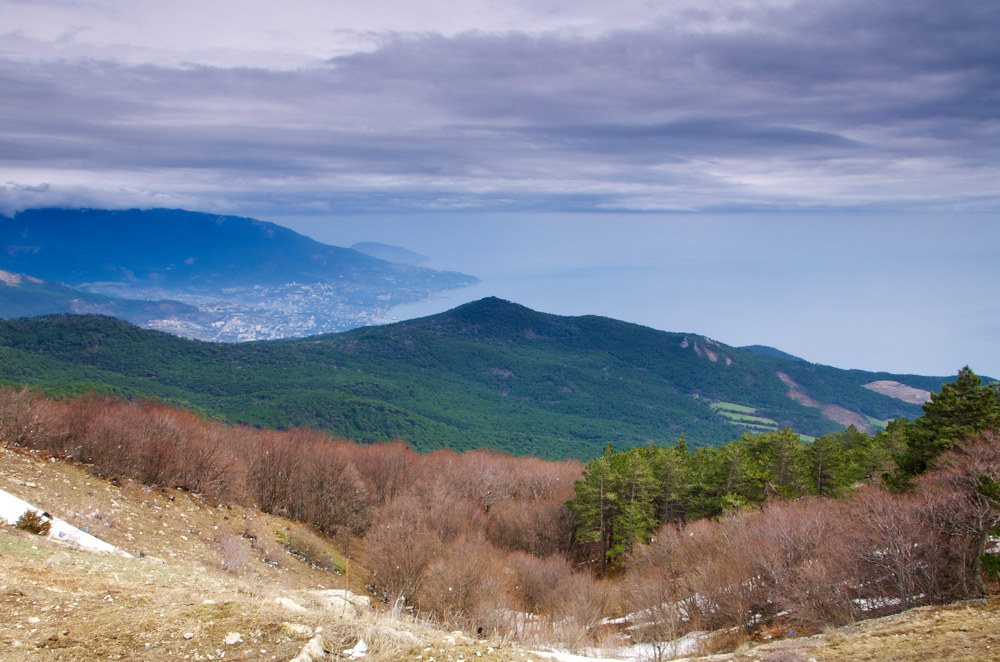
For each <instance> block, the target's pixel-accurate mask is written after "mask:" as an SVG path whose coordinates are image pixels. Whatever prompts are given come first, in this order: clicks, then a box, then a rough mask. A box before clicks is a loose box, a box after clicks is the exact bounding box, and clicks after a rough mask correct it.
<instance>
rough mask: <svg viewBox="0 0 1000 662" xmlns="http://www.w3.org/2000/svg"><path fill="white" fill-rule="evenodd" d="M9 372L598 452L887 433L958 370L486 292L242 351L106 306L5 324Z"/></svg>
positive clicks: (464, 437) (362, 429)
mask: <svg viewBox="0 0 1000 662" xmlns="http://www.w3.org/2000/svg"><path fill="white" fill-rule="evenodd" d="M958 367H960V366H956V370H957V368H958ZM0 380H2V381H3V382H4V383H6V384H13V385H18V384H32V385H39V386H41V387H43V388H44V389H45V390H46V391H48V392H50V393H55V394H65V393H79V392H83V391H86V390H98V391H105V392H114V393H118V394H121V395H126V396H129V397H140V396H141V397H148V396H153V397H158V398H162V399H164V400H167V401H169V402H174V403H178V404H182V405H186V406H191V407H194V408H196V409H199V410H202V411H204V412H207V413H210V414H213V415H217V416H220V417H222V418H224V419H226V420H229V421H240V422H245V423H249V424H253V425H261V426H267V427H276V428H283V427H289V426H295V425H308V426H314V427H320V428H325V429H329V430H331V431H333V432H334V433H336V434H338V435H343V436H345V437H348V438H353V439H356V440H358V441H376V440H383V439H392V438H401V439H403V440H405V441H407V442H409V443H411V444H412V445H414V446H415V447H416V448H418V449H420V450H430V449H433V448H439V447H448V448H453V449H456V450H461V449H470V448H477V447H488V448H498V449H504V450H507V451H509V452H511V453H515V454H533V455H538V456H542V457H549V458H562V457H579V458H590V457H594V456H596V455H598V454H599V453H600V452H601V450H602V449H603V447H604V446H605V445H606V444H607V443H608V442H612V443H614V444H615V445H616V446H618V447H626V446H632V445H640V444H648V443H650V442H656V443H659V444H672V443H673V442H674V440H675V439H676V438H677V437H678V436H679V435H681V434H684V435H685V436H686V437H687V440H688V443H689V445H691V446H695V445H701V444H718V443H722V442H725V441H727V440H729V439H732V438H735V437H739V436H740V435H741V434H742V433H743V432H744V431H754V432H759V431H768V430H774V429H778V428H781V427H786V426H791V427H793V428H794V429H795V430H796V431H798V432H800V433H802V434H805V435H812V436H817V435H822V434H826V433H829V432H833V431H836V430H838V429H842V428H843V427H845V426H846V425H848V424H854V425H856V426H857V427H859V428H862V429H864V428H868V429H874V428H875V427H878V426H880V425H883V424H884V422H885V421H886V420H888V419H892V418H896V417H901V416H905V417H910V418H912V417H915V416H917V415H919V414H920V411H921V409H920V405H919V404H916V403H915V402H905V401H904V400H902V399H900V398H898V397H893V395H898V394H902V395H905V396H908V397H910V398H911V399H913V395H914V394H917V395H918V396H919V394H921V393H922V392H926V391H937V390H939V389H940V386H941V384H942V383H944V382H947V381H951V380H952V378H951V377H920V376H915V375H893V374H888V373H872V372H865V371H858V370H839V369H836V368H831V367H827V366H821V365H815V364H811V363H807V362H804V361H801V360H798V359H794V360H790V359H784V358H780V357H774V356H764V355H761V354H760V353H757V352H754V351H752V350H747V349H739V348H735V347H729V346H727V345H723V344H721V343H718V342H715V341H713V340H710V339H708V338H705V337H703V336H699V335H696V334H684V333H667V332H663V331H656V330H653V329H649V328H646V327H642V326H638V325H635V324H629V323H625V322H621V321H616V320H612V319H608V318H603V317H594V316H586V317H561V316H556V315H548V314H544V313H539V312H535V311H532V310H530V309H528V308H525V307H523V306H520V305H517V304H513V303H509V302H506V301H501V300H499V299H495V298H489V299H483V300H481V301H477V302H473V303H470V304H466V305H464V306H460V307H458V308H456V309H454V310H451V311H448V312H445V313H441V314H439V315H434V316H430V317H425V318H421V319H417V320H411V321H407V322H401V323H397V324H391V325H386V326H377V327H367V328H362V329H355V330H353V331H348V332H345V333H339V334H329V335H323V336H314V337H310V338H302V339H294V340H281V341H268V342H254V343H245V344H240V345H227V344H218V343H206V342H199V341H192V340H185V339H182V338H178V337H174V336H170V335H167V334H164V333H159V332H155V331H147V330H143V329H139V328H137V327H133V326H130V325H128V324H126V323H124V322H121V321H118V320H115V319H111V318H106V317H98V316H53V317H44V318H33V319H21V320H9V321H3V322H0ZM866 385H869V386H867V387H866ZM907 387H908V388H907ZM873 388H877V389H878V390H880V391H882V393H879V392H876V390H872V389H873ZM884 393H889V394H890V395H886V394H884ZM917 400H919V397H918V398H917Z"/></svg>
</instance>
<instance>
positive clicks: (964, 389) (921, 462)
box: [895, 366, 1000, 486]
mask: <svg viewBox="0 0 1000 662" xmlns="http://www.w3.org/2000/svg"><path fill="white" fill-rule="evenodd" d="M998 394H1000V390H998V388H997V385H996V384H990V385H988V386H984V385H983V383H982V380H981V379H980V378H979V377H978V376H977V375H976V374H975V373H974V372H972V370H970V369H969V366H965V367H964V368H962V369H961V370H960V371H959V373H958V377H957V378H956V380H955V381H954V382H953V383H950V384H944V385H943V386H942V387H941V392H940V393H935V394H932V395H931V399H930V401H928V402H927V403H926V404H924V415H923V416H921V417H920V418H918V419H917V420H915V421H914V422H913V423H912V424H910V425H909V426H907V428H906V447H905V448H904V449H903V452H902V453H901V454H900V456H899V457H898V469H897V473H896V476H895V484H897V485H899V486H905V485H907V484H908V483H909V480H910V479H911V478H913V477H914V476H916V475H918V474H920V473H923V472H924V471H926V470H927V469H929V468H930V467H931V466H933V464H934V461H935V460H936V459H937V457H938V456H939V455H941V453H943V452H944V451H946V450H948V449H950V448H953V447H954V446H956V445H958V444H960V443H961V442H962V440H964V439H965V438H967V437H970V436H972V435H974V434H975V433H977V432H982V431H983V430H996V429H1000V398H998Z"/></svg>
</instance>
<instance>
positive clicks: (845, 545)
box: [0, 368, 1000, 645]
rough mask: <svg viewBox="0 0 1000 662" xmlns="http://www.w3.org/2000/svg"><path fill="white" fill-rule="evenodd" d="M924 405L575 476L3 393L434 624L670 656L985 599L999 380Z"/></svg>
mask: <svg viewBox="0 0 1000 662" xmlns="http://www.w3.org/2000/svg"><path fill="white" fill-rule="evenodd" d="M923 411H924V413H923V415H922V416H921V417H918V418H917V419H916V420H914V421H912V422H909V421H906V420H897V421H894V422H893V423H892V424H890V425H889V426H888V427H887V429H886V430H884V431H881V432H878V433H877V434H875V435H865V434H862V433H860V432H858V431H857V430H850V429H849V430H847V431H841V432H836V433H833V434H830V435H826V436H823V437H820V438H818V439H816V440H815V441H813V442H812V443H806V442H803V441H802V440H801V439H800V438H799V436H798V435H796V434H794V433H792V432H791V431H789V430H778V431H775V432H766V433H760V434H752V433H747V434H744V435H743V436H742V437H741V438H740V439H739V440H737V441H734V442H731V443H729V444H724V445H722V446H720V447H718V448H698V449H696V450H694V451H693V452H692V451H691V450H689V449H688V448H687V447H686V443H685V440H684V439H683V438H679V439H677V440H676V441H675V443H674V444H672V445H669V446H656V445H650V446H643V447H633V448H628V449H621V450H616V449H615V448H614V447H613V446H608V447H607V448H606V450H605V452H604V454H603V455H601V456H600V457H598V458H595V459H593V460H591V461H590V462H588V463H587V464H585V465H584V464H581V463H579V462H576V461H562V462H552V461H545V460H541V459H537V458H529V457H520V458H518V457H512V456H509V455H507V454H504V453H498V452H495V451H486V450H477V451H471V452H466V453H456V452H453V451H449V450H437V451H434V452H431V453H427V454H420V453H417V452H415V451H414V450H413V449H412V448H410V447H409V446H407V445H405V444H402V443H389V444H367V445H366V444H355V443H351V442H347V441H342V440H336V439H334V438H332V437H331V436H329V435H328V434H326V433H322V432H317V431H312V430H308V429H305V428H294V429H290V430H285V431H270V430H266V429H260V428H254V427H248V426H238V425H237V426H233V425H229V424H224V423H221V422H218V421H212V420H208V419H206V418H203V417H201V416H199V415H198V414H196V413H193V412H190V411H182V410H179V409H176V408H173V407H170V406H167V405H165V404H163V403H159V402H155V401H126V400H123V399H120V398H116V397H113V396H108V395H97V394H88V395H83V396H77V397H72V398H67V399H52V398H48V397H45V396H43V395H40V394H37V393H34V392H32V391H29V390H26V389H20V390H5V391H2V392H0V439H2V442H3V444H4V445H5V446H7V447H10V448H32V449H36V450H38V451H43V452H45V453H48V454H51V455H52V456H53V457H55V458H62V459H64V460H67V461H73V462H78V463H81V464H83V465H85V466H87V467H88V468H89V469H90V470H91V471H92V472H93V473H95V474H96V475H98V476H100V477H102V478H104V479H106V480H109V481H115V482H123V481H141V482H142V483H145V484H148V485H154V486H169V487H176V488H183V489H187V490H190V491H193V492H198V493H201V494H205V495H208V496H210V497H212V498H213V499H217V500H219V501H220V502H230V503H240V504H247V505H256V506H257V507H259V508H261V509H263V510H265V511H267V512H270V513H275V514H279V515H284V516H287V517H290V518H295V519H298V520H301V521H305V522H309V523H310V524H311V525H312V526H314V527H315V529H316V530H317V531H318V532H320V533H322V534H325V535H328V536H330V537H332V538H333V539H334V540H336V541H337V542H338V543H339V544H340V545H341V546H342V548H343V549H344V550H345V553H347V554H349V555H352V556H354V557H355V558H356V559H357V560H358V562H359V564H360V565H362V566H363V567H364V568H365V569H366V571H367V572H368V585H369V588H370V589H371V591H372V592H373V594H374V595H376V596H378V597H379V598H381V599H382V600H384V601H385V602H386V603H387V604H392V605H396V606H405V607H406V608H412V609H415V610H417V611H418V612H419V613H420V614H422V615H423V616H425V617H428V618H432V619H435V620H437V621H439V622H441V623H443V624H447V625H450V626H455V627H462V628H466V629H469V630H471V631H476V630H477V629H478V628H484V629H488V630H489V631H496V632H499V633H502V634H504V635H505V636H516V637H520V638H522V639H525V640H530V639H531V638H532V637H536V636H541V633H542V632H543V631H544V632H546V633H548V635H547V636H551V634H552V633H553V632H554V633H555V636H557V637H558V638H559V639H560V640H563V641H568V642H572V643H578V642H580V641H583V640H585V639H588V638H589V639H598V638H600V637H601V636H602V635H601V633H602V632H604V631H605V630H606V628H607V625H606V621H605V619H606V618H608V617H621V616H624V615H625V614H632V617H631V622H630V625H631V627H630V630H629V631H630V633H631V636H632V637H633V638H634V639H637V640H641V641H648V642H650V643H654V644H656V645H660V644H661V643H662V642H664V641H667V640H669V639H672V638H676V637H677V636H680V635H681V634H683V633H685V632H688V631H692V630H698V629H703V630H724V631H726V632H727V633H728V634H727V635H726V636H727V637H735V638H737V639H738V638H741V637H745V636H749V635H751V634H752V633H753V632H754V631H756V630H757V629H758V628H760V627H762V626H768V627H781V626H785V627H794V628H796V629H797V630H799V631H802V632H806V631H809V630H814V629H819V628H821V627H823V626H824V625H831V624H841V623H845V622H849V621H851V620H856V619H859V618H865V617H868V616H872V615H877V614H884V613H887V612H891V611H897V610H901V609H906V608H909V607H912V606H915V605H919V604H928V603H943V602H949V601H952V600H957V599H962V598H969V597H976V596H980V595H983V594H984V592H985V583H984V579H985V576H986V575H987V574H989V573H996V571H997V568H998V563H997V560H996V558H995V557H993V556H991V555H990V554H989V553H987V540H988V536H989V534H990V532H991V531H992V530H993V528H994V527H995V526H996V524H997V523H998V521H1000V519H998V517H1000V487H998V485H1000V436H998V433H997V430H998V429H1000V389H998V387H997V385H996V384H990V385H983V384H982V382H981V380H980V379H979V378H978V377H977V376H976V375H975V374H974V373H973V372H972V371H971V370H968V369H967V368H966V369H963V370H962V371H961V372H960V373H959V374H958V377H957V379H956V380H955V381H954V382H952V383H948V384H946V385H944V386H943V387H942V389H941V391H940V392H939V393H936V394H935V395H934V396H933V398H932V399H931V401H930V402H928V403H927V404H926V405H925V406H924V410H923Z"/></svg>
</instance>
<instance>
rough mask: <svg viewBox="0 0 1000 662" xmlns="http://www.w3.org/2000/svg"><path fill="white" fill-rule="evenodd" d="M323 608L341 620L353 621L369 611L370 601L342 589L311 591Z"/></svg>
mask: <svg viewBox="0 0 1000 662" xmlns="http://www.w3.org/2000/svg"><path fill="white" fill-rule="evenodd" d="M312 594H313V595H314V596H315V597H316V598H317V599H318V600H319V601H320V604H322V605H323V608H324V609H325V610H327V611H330V612H333V613H334V614H337V615H338V616H340V617H341V618H346V619H355V618H357V617H358V616H360V615H361V614H363V613H365V612H367V611H368V610H369V609H371V599H370V598H368V596H364V595H355V594H354V593H351V592H350V591H346V590H344V589H327V590H322V591H320V590H317V591H312Z"/></svg>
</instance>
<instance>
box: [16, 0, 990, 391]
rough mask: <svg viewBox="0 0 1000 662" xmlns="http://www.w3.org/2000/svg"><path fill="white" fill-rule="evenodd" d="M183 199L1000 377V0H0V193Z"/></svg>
mask: <svg viewBox="0 0 1000 662" xmlns="http://www.w3.org/2000/svg"><path fill="white" fill-rule="evenodd" d="M43 205H49V206H51V205H65V206H74V207H78V206H98V207H181V208H186V209H195V210H202V211H213V212H220V213H233V214H240V215H245V216H253V217H256V218H261V219H264V220H272V221H275V222H279V223H282V224H286V225H289V226H290V227H292V228H294V229H297V230H299V231H301V232H305V233H306V234H309V235H310V236H313V237H315V238H317V239H319V240H321V241H324V242H327V243H332V244H338V245H350V244H351V243H353V242H354V241H362V240H372V241H382V242H385V243H392V244H397V245H402V246H405V247H407V248H410V249H412V250H416V251H419V252H422V253H424V254H426V255H428V256H429V257H430V258H431V259H432V262H431V264H432V265H433V266H439V267H442V268H453V269H460V270H463V271H467V272H469V273H473V274H475V275H478V276H480V277H481V278H482V279H483V281H484V282H483V284H482V285H480V286H478V287H477V288H474V289H472V290H469V291H464V292H457V293H453V294H452V295H449V296H447V297H443V298H441V299H439V300H437V301H435V302H432V303H431V304H429V306H425V307H422V308H420V307H418V308H413V309H408V310H407V311H401V312H400V314H404V312H405V314H419V313H423V312H429V311H430V310H432V309H436V308H443V307H448V306H450V305H453V304H457V303H461V302H462V301H464V300H467V299H469V298H473V297H475V296H483V295H487V294H496V295H498V296H504V297H506V298H511V299H514V300H516V301H518V302H520V303H524V304H526V305H530V306H531V307H534V308H537V309H539V310H544V311H546V312H554V313H561V314H584V313H596V314H604V315H610V316H613V317H618V318H620V319H626V320H630V321H635V322H640V323H643V324H648V325H650V326H654V327H657V328H663V329H667V330H677V331H692V332H698V333H704V334H706V335H710V336H712V337H715V338H717V339H719V340H721V341H723V342H726V343H730V344H736V345H739V344H750V343H762V344H769V345H774V346H777V347H779V348H781V349H784V350H786V351H790V352H792V353H795V354H798V355H800V356H803V357H804V358H807V359H809V360H811V361H818V362H822V363H828V364H832V365H837V366H840V367H858V368H865V369H872V370H877V369H884V370H892V371H897V372H918V373H925V374H927V373H930V374H953V373H955V372H956V371H957V370H958V368H960V367H961V366H962V365H964V364H966V363H968V364H970V365H971V366H972V367H973V369H975V370H977V371H978V372H980V373H985V374H990V375H993V376H996V377H1000V349H998V343H997V339H998V338H1000V293H998V290H1000V288H998V287H997V286H996V281H997V280H998V278H997V276H996V275H995V272H996V262H997V259H996V258H997V257H998V256H1000V3H996V2H987V1H983V0H952V1H951V2H947V3H945V2H942V1H941V0H908V1H907V2H898V1H892V2H890V1H888V0H805V1H795V0H738V1H737V0H690V1H687V0H680V1H670V0H664V1H663V2H650V1H648V0H616V2H614V3H611V2H607V0H600V1H597V0H531V1H530V2H528V1H527V0H503V1H502V2H501V1H499V0H464V1H463V2H454V1H447V2H446V1H444V0H430V1H428V0H325V1H324V0H299V1H287V0H286V2H282V3H278V2H273V1H270V2H265V1H260V0H198V1H197V2H195V1H193V0H174V1H173V2H169V3H166V2H162V3H147V2H132V1H128V0H89V1H87V0H80V1H74V0H0V212H3V213H12V212H14V211H17V210H19V209H24V208H28V207H37V206H43Z"/></svg>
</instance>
